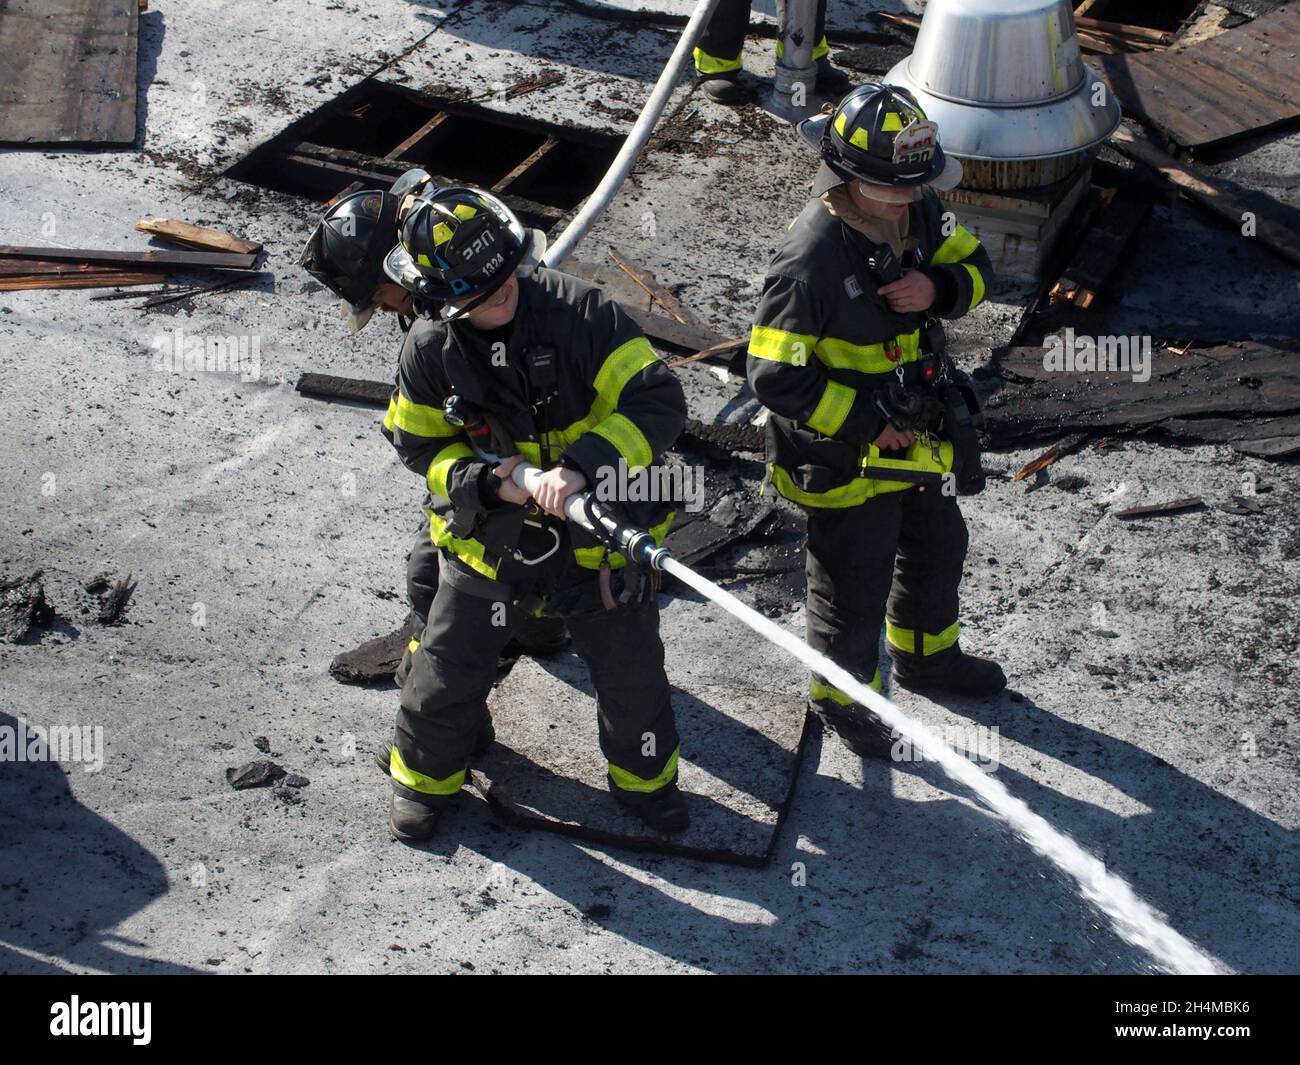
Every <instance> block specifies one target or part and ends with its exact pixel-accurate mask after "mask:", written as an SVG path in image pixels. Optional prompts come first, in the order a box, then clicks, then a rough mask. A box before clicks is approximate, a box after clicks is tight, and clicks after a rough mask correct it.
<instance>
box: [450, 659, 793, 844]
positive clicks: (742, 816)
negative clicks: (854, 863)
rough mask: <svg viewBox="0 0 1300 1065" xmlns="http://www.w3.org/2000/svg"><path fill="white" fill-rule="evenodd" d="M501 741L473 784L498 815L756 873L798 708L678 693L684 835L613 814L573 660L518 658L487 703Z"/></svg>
mask: <svg viewBox="0 0 1300 1065" xmlns="http://www.w3.org/2000/svg"><path fill="white" fill-rule="evenodd" d="M489 706H490V709H491V711H492V718H493V722H494V723H495V726H496V733H497V742H496V744H494V745H493V747H492V749H491V750H490V751H489V752H488V753H487V754H486V755H485V756H484V757H483V758H482V759H480V760H478V761H477V762H476V763H475V766H474V770H473V785H474V788H475V790H476V791H478V793H479V794H480V795H482V796H483V797H484V798H485V799H486V800H487V801H488V803H489V804H490V805H491V806H492V807H493V809H494V810H496V811H497V812H498V813H499V814H501V815H502V816H504V817H505V818H506V819H507V820H509V821H511V822H514V823H517V824H520V825H524V826H527V827H530V828H538V829H543V830H545V831H550V832H559V833H562V834H564V835H568V836H573V837H576V838H578V839H584V840H588V841H590V842H592V843H598V844H608V845H612V846H617V847H624V848H628V849H631V850H654V851H661V852H665V853H669V854H676V855H681V856H684V857H690V858H699V859H703V860H706V861H719V862H728V863H732V864H737V865H749V866H761V865H765V864H766V863H767V862H768V861H769V859H770V858H771V855H772V851H773V848H774V847H775V845H776V838H777V832H778V830H779V829H780V826H781V822H782V821H783V820H784V818H785V812H786V810H787V808H788V806H789V803H790V800H791V798H792V797H793V794H794V785H795V780H796V779H797V776H798V769H799V760H800V756H801V753H802V747H803V739H804V727H805V710H804V700H803V699H802V698H799V697H795V696H789V695H774V694H772V693H771V692H764V691H755V690H753V689H746V688H735V687H724V686H721V685H716V684H701V683H696V682H691V683H690V684H688V685H687V686H686V687H685V688H674V689H673V708H674V710H675V712H676V715H677V730H678V732H679V733H680V734H681V737H682V755H681V763H680V764H681V768H680V776H679V781H680V783H681V787H682V790H683V792H684V793H685V794H686V802H687V805H688V807H689V808H690V813H691V827H690V828H689V829H687V830H686V831H685V832H683V833H682V834H681V835H679V836H664V835H660V834H658V833H656V832H652V831H651V830H650V829H648V828H646V827H645V826H644V825H643V824H642V823H641V822H640V821H639V820H638V819H637V818H636V816H635V815H633V814H631V813H629V812H627V811H626V810H624V809H623V808H622V807H620V806H618V805H616V804H615V802H614V800H613V799H611V798H610V796H609V789H608V787H607V784H606V777H605V774H606V764H605V759H604V756H603V755H602V754H601V752H600V746H599V742H598V738H597V731H596V700H595V696H594V694H593V689H592V687H591V681H590V678H589V676H588V674H587V669H586V667H585V666H584V665H583V664H582V661H581V660H580V659H579V658H578V657H577V656H576V655H572V654H569V655H561V656H557V657H553V658H548V659H546V661H545V662H544V663H539V662H536V661H534V660H533V659H530V658H521V659H520V660H519V662H518V663H517V664H516V665H515V667H514V669H513V670H511V672H510V674H509V675H508V676H507V677H506V679H505V680H503V681H502V682H501V684H500V685H499V687H498V688H497V689H496V691H495V692H494V693H493V695H492V698H491V700H490V702H489Z"/></svg>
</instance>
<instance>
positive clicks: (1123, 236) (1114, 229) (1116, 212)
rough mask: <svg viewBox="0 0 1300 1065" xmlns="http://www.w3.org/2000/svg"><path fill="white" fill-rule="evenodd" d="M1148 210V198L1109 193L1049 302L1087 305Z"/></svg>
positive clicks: (1109, 273)
mask: <svg viewBox="0 0 1300 1065" xmlns="http://www.w3.org/2000/svg"><path fill="white" fill-rule="evenodd" d="M1108 191H1113V190H1108ZM1150 212H1151V203H1150V201H1149V200H1145V199H1141V198H1136V199H1135V198H1132V197H1129V196H1118V195H1116V196H1112V197H1111V198H1110V199H1109V200H1108V202H1107V203H1106V204H1105V206H1103V208H1102V210H1101V213H1100V214H1099V215H1098V217H1097V220H1096V221H1095V222H1094V223H1093V224H1092V226H1091V228H1090V229H1089V230H1088V231H1087V233H1085V234H1084V237H1083V241H1082V242H1081V243H1080V245H1079V248H1078V250H1077V251H1076V252H1075V254H1074V258H1073V259H1071V260H1070V264H1069V265H1068V266H1067V267H1066V268H1065V273H1064V274H1062V275H1061V279H1060V281H1058V282H1057V284H1056V287H1054V288H1053V289H1052V292H1051V294H1050V297H1049V298H1050V299H1051V300H1052V301H1053V302H1059V301H1061V300H1066V301H1069V302H1071V303H1073V304H1075V305H1076V306H1078V307H1080V308H1081V309H1083V310H1087V309H1088V308H1089V307H1091V306H1092V304H1093V302H1094V301H1095V300H1096V299H1097V296H1098V295H1099V294H1100V293H1101V292H1102V290H1103V289H1104V288H1105V286H1106V282H1107V281H1108V280H1109V278H1110V276H1111V274H1112V273H1114V272H1115V270H1116V269H1117V268H1118V267H1119V264H1120V262H1121V260H1122V259H1123V257H1124V249H1125V248H1127V247H1128V244H1129V241H1130V240H1132V238H1133V235H1134V234H1135V233H1136V232H1137V231H1138V229H1139V228H1141V226H1142V223H1143V222H1145V221H1146V217H1147V215H1148V214H1150Z"/></svg>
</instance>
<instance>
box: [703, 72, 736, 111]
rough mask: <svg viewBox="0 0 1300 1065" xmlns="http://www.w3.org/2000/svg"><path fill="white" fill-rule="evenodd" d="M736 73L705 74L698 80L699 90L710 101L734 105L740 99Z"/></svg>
mask: <svg viewBox="0 0 1300 1065" xmlns="http://www.w3.org/2000/svg"><path fill="white" fill-rule="evenodd" d="M737 82H738V72H737V71H728V72H727V73H725V74H707V75H704V76H703V77H701V78H700V88H702V89H703V90H704V92H705V95H707V96H708V98H709V99H710V100H712V101H713V102H714V103H719V104H734V103H735V102H736V101H737V100H739V99H740V85H739V84H737Z"/></svg>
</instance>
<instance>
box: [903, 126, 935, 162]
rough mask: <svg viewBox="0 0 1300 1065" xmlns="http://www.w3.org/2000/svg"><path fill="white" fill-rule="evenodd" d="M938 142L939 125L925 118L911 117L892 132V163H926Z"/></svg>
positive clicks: (931, 156)
mask: <svg viewBox="0 0 1300 1065" xmlns="http://www.w3.org/2000/svg"><path fill="white" fill-rule="evenodd" d="M938 143H939V127H938V126H936V125H935V124H934V123H933V122H930V121H928V120H926V119H921V118H917V119H913V120H912V121H911V122H909V123H908V124H907V126H906V127H904V128H903V129H901V130H899V131H898V132H897V133H896V134H894V163H895V165H898V166H905V165H907V164H908V163H928V162H929V161H930V160H931V159H932V158H933V157H934V149H935V147H936V145H937V144H938Z"/></svg>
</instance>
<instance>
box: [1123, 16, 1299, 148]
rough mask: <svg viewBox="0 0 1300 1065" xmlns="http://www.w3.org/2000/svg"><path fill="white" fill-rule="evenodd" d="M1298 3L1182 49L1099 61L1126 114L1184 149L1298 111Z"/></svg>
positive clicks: (1268, 124) (1265, 126) (1280, 119)
mask: <svg viewBox="0 0 1300 1065" xmlns="http://www.w3.org/2000/svg"><path fill="white" fill-rule="evenodd" d="M1298 49H1300V8H1297V7H1296V6H1295V5H1292V6H1288V7H1284V8H1281V9H1280V10H1278V11H1275V12H1273V13H1272V14H1270V15H1266V16H1265V17H1263V18H1260V19H1256V20H1255V21H1254V22H1250V23H1248V24H1246V25H1244V26H1240V27H1238V28H1237V29H1233V30H1227V31H1225V32H1224V33H1220V34H1217V35H1216V36H1214V37H1211V38H1210V39H1209V40H1205V41H1201V42H1199V43H1197V44H1194V45H1191V46H1189V47H1187V48H1174V49H1170V50H1169V51H1166V52H1143V53H1137V54H1130V53H1118V54H1115V55H1108V56H1103V57H1102V58H1101V59H1100V63H1101V67H1102V70H1103V71H1104V73H1105V77H1106V80H1107V81H1108V82H1109V83H1110V86H1111V88H1112V89H1113V90H1114V92H1115V94H1116V95H1117V96H1118V97H1119V98H1120V101H1121V102H1122V103H1123V105H1124V110H1125V111H1126V112H1128V113H1130V114H1137V115H1140V116H1142V117H1143V118H1144V119H1145V120H1146V121H1147V122H1149V123H1150V124H1151V125H1153V126H1155V127H1157V128H1158V129H1160V130H1162V131H1163V132H1165V133H1167V134H1168V135H1169V136H1170V137H1171V138H1173V139H1174V140H1175V141H1177V142H1178V143H1179V144H1181V145H1183V146H1184V147H1186V148H1196V147H1202V146H1204V145H1207V144H1216V143H1218V142H1220V141H1224V140H1229V139H1231V138H1233V137H1239V136H1242V135H1243V134H1246V133H1250V132H1253V131H1256V130H1262V129H1268V128H1270V127H1272V126H1275V125H1278V124H1279V123H1282V122H1287V121H1290V120H1291V119H1293V118H1295V117H1296V116H1297V115H1300V63H1298V62H1297V60H1296V52H1297V50H1298Z"/></svg>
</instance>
